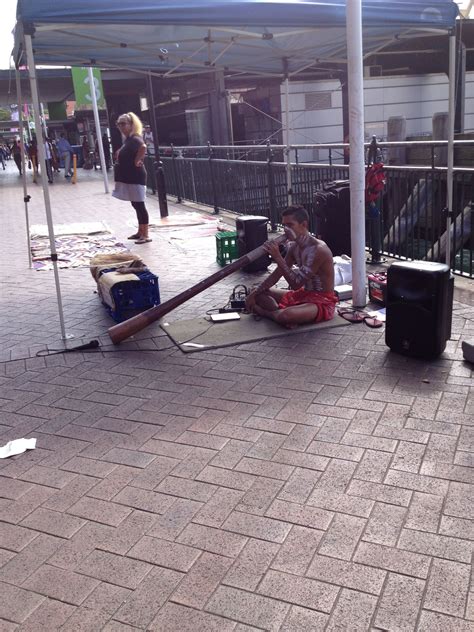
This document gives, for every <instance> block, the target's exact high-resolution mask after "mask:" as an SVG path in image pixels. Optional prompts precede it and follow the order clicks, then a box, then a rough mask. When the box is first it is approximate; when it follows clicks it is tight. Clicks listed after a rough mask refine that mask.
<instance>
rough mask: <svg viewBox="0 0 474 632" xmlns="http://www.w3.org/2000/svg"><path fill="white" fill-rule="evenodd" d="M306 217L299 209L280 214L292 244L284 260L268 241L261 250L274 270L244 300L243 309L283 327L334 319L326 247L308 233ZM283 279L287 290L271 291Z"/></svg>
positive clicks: (329, 255) (331, 273)
mask: <svg viewBox="0 0 474 632" xmlns="http://www.w3.org/2000/svg"><path fill="white" fill-rule="evenodd" d="M308 221H309V217H308V213H307V211H306V210H305V209H304V208H303V207H302V206H290V207H288V208H287V209H286V210H285V211H283V213H282V224H283V226H284V228H285V229H286V230H287V232H289V233H290V234H292V233H293V234H294V241H290V242H289V245H288V249H287V254H286V257H285V258H283V257H282V255H281V254H280V250H279V247H278V245H276V244H274V243H272V242H271V241H268V242H267V243H266V244H265V250H266V251H267V252H268V254H269V255H270V256H271V257H272V259H273V260H274V261H275V263H276V264H277V268H276V269H275V270H274V271H273V272H272V273H271V274H270V275H269V276H268V277H267V278H266V279H265V280H264V281H263V282H262V283H261V284H260V285H259V286H258V287H257V288H255V289H254V290H253V291H252V292H251V293H250V294H249V296H248V297H247V301H246V306H247V309H248V310H249V311H251V312H254V313H255V314H259V315H260V316H265V317H267V318H271V319H272V320H274V321H275V322H277V323H279V324H281V325H284V326H285V327H290V328H292V327H296V326H297V325H302V324H304V323H319V322H321V321H323V320H331V318H333V317H334V313H335V307H336V303H337V302H338V299H337V296H336V295H335V293H334V264H333V259H332V252H331V251H330V250H329V248H328V246H327V245H326V244H325V243H324V241H321V240H320V239H316V237H314V236H313V235H311V233H310V232H309V231H308ZM281 277H285V279H286V281H287V282H288V285H289V286H290V290H280V289H277V288H274V287H272V286H273V285H275V283H276V282H277V281H278V280H279V279H280V278H281Z"/></svg>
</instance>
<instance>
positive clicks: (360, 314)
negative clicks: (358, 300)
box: [337, 308, 383, 329]
mask: <svg viewBox="0 0 474 632" xmlns="http://www.w3.org/2000/svg"><path fill="white" fill-rule="evenodd" d="M337 313H338V314H339V316H340V317H341V318H344V320H347V321H349V322H350V323H353V324H354V323H365V324H366V325H367V327H370V328H371V329H378V328H379V327H382V325H383V321H381V320H379V319H378V318H375V317H374V316H371V315H370V314H368V313H367V312H364V311H362V310H360V309H351V308H347V309H338V310H337Z"/></svg>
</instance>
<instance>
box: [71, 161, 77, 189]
mask: <svg viewBox="0 0 474 632" xmlns="http://www.w3.org/2000/svg"><path fill="white" fill-rule="evenodd" d="M76 182H77V156H76V154H73V155H72V178H71V183H72V184H76Z"/></svg>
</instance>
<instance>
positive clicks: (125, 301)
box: [99, 268, 160, 323]
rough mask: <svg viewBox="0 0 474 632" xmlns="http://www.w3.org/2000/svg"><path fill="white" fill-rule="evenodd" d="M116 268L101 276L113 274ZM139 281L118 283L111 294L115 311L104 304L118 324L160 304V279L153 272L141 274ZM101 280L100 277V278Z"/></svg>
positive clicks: (102, 272)
mask: <svg viewBox="0 0 474 632" xmlns="http://www.w3.org/2000/svg"><path fill="white" fill-rule="evenodd" d="M112 270H114V268H111V269H107V270H102V271H101V275H102V274H104V273H106V272H111V271H112ZM137 276H138V277H139V279H140V280H139V281H124V282H123V283H116V284H115V285H114V286H113V287H112V289H111V294H112V297H113V299H114V303H115V309H112V308H111V307H110V305H107V303H104V302H103V301H102V303H103V305H104V307H105V308H106V310H107V311H108V312H109V314H110V316H111V317H112V318H113V319H114V320H115V322H116V323H121V322H123V321H124V320H127V319H128V318H131V317H132V316H135V315H136V314H139V313H140V312H143V311H145V310H146V309H149V308H150V307H154V306H155V305H159V304H160V288H159V284H158V277H157V276H156V275H155V274H153V273H152V272H139V273H138V274H137ZM99 278H100V277H99Z"/></svg>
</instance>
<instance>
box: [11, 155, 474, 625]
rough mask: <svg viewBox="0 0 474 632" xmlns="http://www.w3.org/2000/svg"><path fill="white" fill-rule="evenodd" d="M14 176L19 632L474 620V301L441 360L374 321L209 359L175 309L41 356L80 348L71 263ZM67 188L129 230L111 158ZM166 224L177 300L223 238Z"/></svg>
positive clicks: (90, 304)
mask: <svg viewBox="0 0 474 632" xmlns="http://www.w3.org/2000/svg"><path fill="white" fill-rule="evenodd" d="M9 171H10V173H7V174H3V173H0V176H2V180H0V184H1V185H2V190H1V195H2V206H1V210H0V213H1V216H2V224H3V230H2V238H1V239H2V262H3V271H2V290H1V303H2V313H1V316H0V318H1V324H2V329H1V333H0V345H1V347H0V348H1V351H0V353H1V360H2V363H0V444H4V443H5V442H6V441H8V440H10V439H13V438H18V437H22V436H25V437H30V436H31V437H32V436H34V437H37V439H38V441H37V449H36V450H33V451H30V452H27V453H24V454H22V455H19V456H17V457H15V458H12V459H8V460H3V461H0V629H1V630H2V631H8V632H10V631H13V630H21V631H27V630H28V631H29V630H31V631H34V632H43V631H44V632H51V631H53V630H65V631H67V632H76V631H79V630H80V631H81V632H85V631H91V632H97V631H99V630H103V631H104V632H125V631H127V630H128V631H133V630H155V631H159V632H200V631H202V632H227V631H229V632H231V631H232V632H244V631H245V632H250V631H253V630H255V631H256V630H271V631H286V632H300V631H301V632H304V631H311V632H313V631H315V632H318V631H323V630H325V631H331V632H335V631H343V630H348V631H351V632H354V631H359V630H360V631H371V632H376V631H381V630H390V631H393V632H395V631H397V632H399V631H403V632H410V631H415V630H416V631H419V632H468V631H472V630H474V586H473V583H472V581H473V575H472V573H471V560H472V552H473V543H474V528H473V522H472V520H473V518H474V515H473V507H474V494H473V491H474V480H473V471H474V470H473V465H474V463H473V451H474V432H473V427H474V397H473V389H472V386H473V381H472V371H471V368H470V367H469V366H467V365H466V364H464V363H463V362H462V358H461V352H460V346H459V341H460V337H461V335H462V334H464V335H469V333H470V335H471V336H472V335H473V331H474V320H473V311H472V307H471V306H469V305H466V304H461V303H456V304H455V313H454V335H453V340H452V341H450V342H449V344H448V350H447V352H446V353H445V354H444V355H443V356H442V357H441V358H440V359H439V360H437V361H434V362H424V361H420V360H410V359H407V358H404V357H401V356H396V355H395V354H391V353H390V352H389V351H388V350H387V348H386V347H385V345H384V341H383V332H382V333H380V331H378V330H369V329H368V328H365V327H364V326H363V325H360V326H350V327H343V328H339V329H335V330H332V331H322V332H320V333H316V334H315V333H312V334H304V335H302V334H299V335H292V336H288V337H287V338H279V339H276V340H269V341H264V342H260V343H253V344H249V345H242V346H240V347H229V348H225V349H218V350H215V351H212V352H203V353H198V354H192V355H190V356H184V355H183V354H181V352H180V351H176V350H175V349H174V348H172V347H170V343H169V341H168V339H167V338H166V337H164V336H163V335H162V332H161V330H160V329H159V327H158V326H157V325H154V326H152V327H150V328H149V330H147V331H146V332H143V334H142V335H140V336H139V337H138V339H137V340H135V341H134V342H131V343H127V344H126V345H124V346H122V347H121V348H120V350H118V351H117V350H113V349H111V348H110V347H109V348H107V351H110V352H111V353H93V354H88V355H86V354H79V353H74V354H66V355H64V354H61V355H53V356H49V357H46V358H38V357H35V353H36V351H37V350H39V349H43V348H45V346H46V345H49V346H50V347H53V348H55V347H59V346H61V342H60V340H59V336H58V331H59V327H58V321H57V316H56V305H55V299H54V284H53V276H52V273H45V272H34V271H31V270H29V269H28V267H27V255H26V239H25V233H24V220H23V204H22V192H21V190H20V188H19V186H18V183H17V176H16V175H15V174H14V173H13V169H12V168H11V167H10V166H9ZM32 186H34V185H32ZM33 193H34V195H33V200H32V203H31V204H30V214H31V219H32V222H34V223H44V215H43V212H42V204H41V201H42V200H41V197H40V192H39V190H37V189H35V190H34V192H33ZM51 195H52V200H53V204H54V209H55V210H54V215H55V221H56V222H71V221H81V220H84V221H86V220H94V219H104V220H106V221H107V222H108V223H109V225H110V226H111V229H112V231H113V232H114V233H115V234H116V235H117V236H118V237H121V238H125V237H126V236H127V234H128V233H129V232H131V230H130V226H127V220H128V219H130V218H131V217H132V211H131V209H129V208H128V205H126V204H124V203H119V202H117V201H115V200H112V199H110V197H107V196H105V195H104V194H103V193H102V192H101V184H100V180H99V178H98V176H96V175H94V174H89V175H87V176H85V175H82V174H81V181H80V183H79V184H78V185H76V187H75V188H74V187H73V186H72V185H70V184H69V183H64V182H57V183H56V184H55V185H54V186H53V189H52V192H51ZM150 208H151V209H152V212H153V214H154V215H156V214H157V206H156V204H155V202H154V201H151V202H150ZM154 237H155V240H154V241H153V242H152V243H151V244H149V245H147V246H144V247H143V246H142V247H141V248H142V249H141V250H140V252H141V253H142V254H143V256H144V257H145V258H146V260H147V262H148V263H149V264H150V267H151V268H152V269H153V270H154V271H155V272H156V273H157V274H158V275H159V276H160V286H161V292H162V295H163V297H164V298H168V297H170V296H172V295H174V294H175V293H177V292H178V291H179V290H181V289H184V288H185V287H188V286H189V285H191V284H192V282H193V281H195V280H196V281H197V280H198V279H199V278H202V277H205V276H207V275H208V274H210V272H211V271H213V270H215V269H216V266H215V262H214V257H215V251H214V245H213V241H212V239H211V240H209V239H201V240H193V241H183V242H180V243H175V242H173V241H172V240H169V239H167V238H166V237H159V236H156V233H154ZM134 248H135V246H134ZM136 248H137V250H138V248H139V247H136ZM239 280H245V281H246V282H249V280H248V277H245V276H243V275H241V276H237V277H236V278H231V279H227V280H226V281H225V282H224V283H222V284H220V285H218V286H214V287H213V288H211V289H210V290H209V291H208V292H206V293H205V294H203V295H200V296H198V297H196V298H195V299H193V300H192V301H190V302H189V303H187V304H185V305H183V306H182V307H181V308H180V309H179V311H177V315H175V314H173V318H176V317H182V318H184V317H192V316H194V315H202V314H203V312H204V311H205V310H206V309H208V308H209V307H212V306H214V305H221V304H223V303H225V301H226V300H227V297H228V294H229V291H230V289H231V288H232V286H233V285H234V284H235V283H237V282H238V281H239ZM253 281H254V278H253V277H252V279H251V282H253ZM61 282H62V287H63V298H64V307H65V315H66V326H67V329H68V331H70V332H72V333H74V334H75V335H76V338H75V340H74V341H73V344H77V342H79V341H81V342H82V340H81V337H84V339H85V340H89V339H91V338H94V337H97V336H100V340H101V341H103V342H104V343H108V338H107V336H105V335H104V334H105V330H106V328H107V326H109V325H110V320H109V319H108V317H107V316H106V314H105V312H104V310H103V308H102V307H101V305H100V304H98V303H99V302H98V298H97V296H96V295H95V294H94V285H93V281H92V279H91V277H90V275H89V272H88V271H87V270H80V269H78V270H67V271H64V272H61ZM138 349H142V350H143V351H142V352H139V351H137V350H138ZM159 349H162V350H161V351H159ZM148 350H153V351H152V352H150V351H148Z"/></svg>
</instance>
